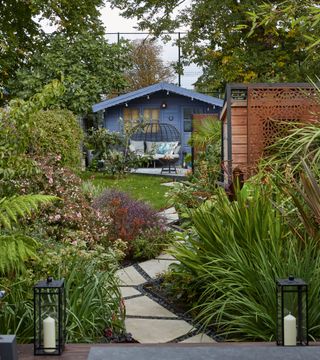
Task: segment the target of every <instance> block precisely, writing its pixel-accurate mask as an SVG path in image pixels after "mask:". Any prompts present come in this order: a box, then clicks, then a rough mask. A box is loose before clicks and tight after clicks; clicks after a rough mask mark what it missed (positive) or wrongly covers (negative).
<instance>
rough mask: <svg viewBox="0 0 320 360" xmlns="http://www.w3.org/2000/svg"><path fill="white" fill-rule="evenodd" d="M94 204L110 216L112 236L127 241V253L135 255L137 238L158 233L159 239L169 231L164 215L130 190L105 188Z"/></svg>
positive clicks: (112, 239) (112, 238)
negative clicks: (131, 195)
mask: <svg viewBox="0 0 320 360" xmlns="http://www.w3.org/2000/svg"><path fill="white" fill-rule="evenodd" d="M93 207H94V208H95V209H96V210H98V211H100V212H101V213H104V214H105V215H106V216H107V217H108V218H109V219H110V223H109V239H110V240H111V241H114V240H116V239H119V238H120V239H122V240H123V241H125V242H126V243H127V246H128V248H127V257H131V256H133V255H134V254H133V252H134V248H135V247H134V241H135V240H137V239H140V241H141V238H143V237H144V238H145V239H147V242H148V239H149V238H150V243H151V241H152V240H151V238H152V234H154V235H156V239H153V240H154V241H155V240H156V241H157V242H158V243H159V242H160V241H161V240H162V237H163V233H164V232H165V231H166V229H165V222H164V219H163V218H161V217H160V216H159V215H158V214H157V212H156V211H155V210H153V209H152V208H151V207H150V206H149V205H147V204H145V203H143V202H142V201H137V200H133V199H131V198H130V197H129V196H128V195H127V194H125V193H123V192H121V191H116V190H113V189H108V190H105V191H104V192H103V193H102V194H101V195H100V196H99V197H97V198H96V199H95V200H94V201H93Z"/></svg>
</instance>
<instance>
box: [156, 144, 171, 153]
mask: <svg viewBox="0 0 320 360" xmlns="http://www.w3.org/2000/svg"><path fill="white" fill-rule="evenodd" d="M169 150H170V144H169V143H160V144H159V145H158V147H157V154H161V155H164V154H166V153H167V152H168V151H169Z"/></svg>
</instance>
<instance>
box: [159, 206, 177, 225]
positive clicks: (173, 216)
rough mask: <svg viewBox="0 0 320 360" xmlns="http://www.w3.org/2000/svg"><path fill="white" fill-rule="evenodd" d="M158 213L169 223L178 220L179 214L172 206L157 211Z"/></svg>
mask: <svg viewBox="0 0 320 360" xmlns="http://www.w3.org/2000/svg"><path fill="white" fill-rule="evenodd" d="M159 215H160V216H162V217H164V218H165V219H166V220H167V222H168V223H169V224H170V223H173V222H176V221H178V220H179V215H178V213H177V211H176V209H175V208H174V207H171V208H169V209H166V210H163V211H161V212H159Z"/></svg>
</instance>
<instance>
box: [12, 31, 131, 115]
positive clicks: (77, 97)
mask: <svg viewBox="0 0 320 360" xmlns="http://www.w3.org/2000/svg"><path fill="white" fill-rule="evenodd" d="M47 41H48V43H47V46H46V47H44V48H41V49H38V50H36V51H35V52H34V54H33V55H32V56H31V57H30V59H29V61H28V62H27V64H26V65H25V66H24V67H22V68H21V69H20V70H18V71H17V76H16V78H15V79H14V81H11V82H10V83H9V89H10V91H11V92H12V94H13V95H16V96H19V97H22V98H29V97H30V96H32V95H33V94H35V93H36V92H37V91H38V89H40V88H42V87H43V86H44V85H45V84H47V83H50V82H51V81H52V80H53V79H59V80H61V82H62V84H63V85H64V87H65V92H64V94H63V95H62V96H61V97H60V99H59V101H58V105H60V106H61V107H63V108H67V109H69V110H71V111H73V112H74V113H75V114H78V115H84V114H85V113H87V112H88V111H90V108H91V106H92V105H93V104H94V103H96V102H99V101H100V100H101V98H100V95H102V94H109V93H111V92H114V91H119V90H122V89H124V88H125V87H126V84H127V83H126V80H125V77H124V72H125V70H126V68H127V67H128V66H129V61H130V57H129V55H128V50H129V47H128V44H127V43H126V42H121V43H120V44H109V43H108V42H107V41H106V40H105V39H104V37H103V36H100V35H96V34H92V33H91V34H90V33H85V34H83V33H79V34H74V35H70V36H67V35H66V34H64V33H62V34H61V33H56V34H51V35H48V36H47Z"/></svg>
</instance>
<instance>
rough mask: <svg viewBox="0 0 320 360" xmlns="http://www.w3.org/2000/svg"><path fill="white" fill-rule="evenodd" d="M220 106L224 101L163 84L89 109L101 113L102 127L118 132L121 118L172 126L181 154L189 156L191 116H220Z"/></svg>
mask: <svg viewBox="0 0 320 360" xmlns="http://www.w3.org/2000/svg"><path fill="white" fill-rule="evenodd" d="M222 106H223V100H220V99H218V98H215V97H212V96H208V95H204V94H200V93H198V92H195V91H192V90H188V89H184V88H181V87H179V86H176V85H173V84H168V83H165V82H162V83H158V84H155V85H151V86H147V87H145V88H142V89H139V90H136V91H133V92H130V93H127V94H124V95H120V96H118V97H115V98H112V99H108V100H105V101H102V102H100V103H98V104H95V105H93V107H92V109H93V112H99V111H103V112H104V124H103V125H104V127H105V128H107V129H109V130H111V131H121V122H120V121H119V119H120V118H122V119H123V121H124V122H131V123H134V122H137V121H139V119H144V120H145V121H150V122H151V123H168V124H171V125H173V126H175V127H176V128H177V130H178V131H179V132H180V135H181V153H183V152H184V153H190V152H191V148H190V146H189V145H188V140H189V138H190V136H191V132H192V119H193V115H195V114H207V115H213V114H216V115H217V116H219V113H220V111H221V109H222Z"/></svg>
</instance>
